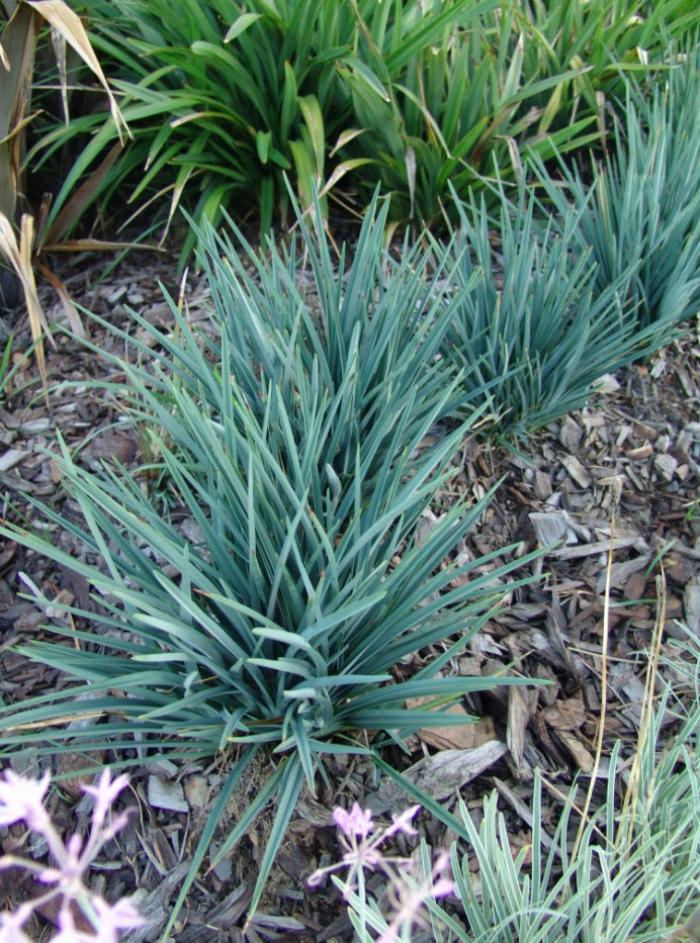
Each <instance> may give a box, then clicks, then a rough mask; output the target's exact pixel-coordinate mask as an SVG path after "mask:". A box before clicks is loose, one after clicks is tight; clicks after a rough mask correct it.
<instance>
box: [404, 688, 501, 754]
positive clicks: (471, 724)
mask: <svg viewBox="0 0 700 943" xmlns="http://www.w3.org/2000/svg"><path fill="white" fill-rule="evenodd" d="M431 700H434V698H428V697H414V698H409V699H408V700H407V701H406V707H407V708H408V709H409V710H410V709H415V708H417V707H422V706H423V705H424V704H426V703H428V702H429V701H431ZM447 713H448V714H461V715H463V717H464V725H462V726H459V727H424V728H423V729H422V730H419V731H418V734H417V736H418V737H419V738H420V739H421V740H422V741H423V743H426V744H428V746H431V747H435V749H436V750H471V749H473V748H474V747H478V746H481V744H482V743H486V742H487V741H488V740H494V739H495V737H496V728H495V726H494V723H493V720H492V719H491V718H490V717H481V718H479V719H478V720H472V719H471V714H468V713H467V711H466V710H465V709H464V708H463V707H462V705H461V704H453V705H452V706H451V707H448V708H447Z"/></svg>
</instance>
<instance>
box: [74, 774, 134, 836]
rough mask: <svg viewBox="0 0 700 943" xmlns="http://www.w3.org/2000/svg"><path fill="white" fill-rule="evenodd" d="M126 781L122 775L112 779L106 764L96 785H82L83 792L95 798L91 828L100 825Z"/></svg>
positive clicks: (126, 778)
mask: <svg viewBox="0 0 700 943" xmlns="http://www.w3.org/2000/svg"><path fill="white" fill-rule="evenodd" d="M128 783H129V779H128V777H127V776H124V775H121V776H117V778H116V779H114V780H113V779H112V773H111V770H110V769H109V767H108V766H106V767H105V768H104V769H103V770H102V774H101V775H100V778H99V780H98V781H97V785H96V786H83V792H86V793H87V794H88V795H90V796H94V798H95V808H94V809H93V812H92V824H93V828H100V827H101V826H102V823H103V822H104V820H105V818H106V816H107V812H108V811H109V808H110V806H111V805H112V803H113V802H114V800H115V799H116V798H117V796H118V795H119V793H120V792H121V791H122V789H124V788H125V786H127V785H128Z"/></svg>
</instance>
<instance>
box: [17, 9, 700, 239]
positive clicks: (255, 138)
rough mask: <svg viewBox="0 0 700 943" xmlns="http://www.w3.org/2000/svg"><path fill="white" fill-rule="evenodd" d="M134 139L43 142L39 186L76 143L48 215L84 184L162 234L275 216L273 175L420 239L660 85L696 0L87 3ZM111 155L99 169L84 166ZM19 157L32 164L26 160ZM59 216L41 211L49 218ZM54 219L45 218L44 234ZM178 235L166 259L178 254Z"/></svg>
mask: <svg viewBox="0 0 700 943" xmlns="http://www.w3.org/2000/svg"><path fill="white" fill-rule="evenodd" d="M80 10H81V12H83V11H84V12H85V13H86V15H87V17H88V21H89V26H90V33H91V38H92V41H93V43H94V45H95V48H96V49H97V50H98V52H99V56H100V60H101V62H102V64H103V66H104V69H105V72H106V73H107V75H108V76H109V78H110V79H111V81H112V83H113V86H114V88H115V89H117V90H118V92H119V94H120V96H121V100H120V104H121V108H122V111H123V114H124V116H125V118H126V119H127V121H128V122H129V127H130V129H131V132H132V134H133V143H132V144H131V145H130V146H129V147H128V148H127V149H126V150H124V151H123V152H122V153H120V154H118V155H117V154H116V152H111V151H110V148H111V147H112V146H113V144H114V142H115V141H116V128H115V127H114V126H113V125H112V123H111V122H110V121H109V120H107V121H106V122H105V118H104V116H103V115H101V114H95V113H82V114H79V113H78V114H76V115H74V117H73V118H72V120H71V122H70V124H69V126H68V127H64V125H63V122H62V121H61V122H60V123H59V122H56V124H55V126H54V127H53V128H52V129H51V130H50V131H49V132H48V133H47V134H46V135H45V136H44V138H43V139H42V140H41V142H40V143H39V146H38V151H39V152H40V158H39V160H37V162H36V167H37V169H38V168H39V167H40V166H42V165H46V163H47V161H48V160H49V159H50V158H51V157H52V156H53V155H55V153H56V151H57V150H59V149H61V148H62V147H64V146H65V145H66V143H67V142H68V141H70V140H71V139H73V138H75V137H76V136H78V137H79V139H80V141H81V142H84V141H85V140H86V135H87V136H88V137H87V143H86V144H85V145H84V149H83V150H82V152H79V153H78V154H76V155H75V156H76V159H75V161H74V164H73V167H72V169H71V171H70V173H69V174H68V177H67V179H66V181H65V182H64V183H63V184H62V187H61V193H59V195H58V198H57V200H56V206H57V207H59V206H61V205H63V204H64V203H65V194H66V193H69V192H71V191H72V189H74V188H75V185H76V183H77V182H78V181H80V180H81V179H82V178H83V177H84V176H85V175H88V174H89V173H90V172H91V171H92V170H94V169H95V167H97V166H98V165H99V168H98V170H97V171H95V173H94V176H93V178H92V183H91V185H90V194H91V199H93V198H96V197H98V196H99V197H100V199H101V201H102V204H103V205H105V204H107V205H109V206H110V207H111V208H112V210H113V211H114V210H115V209H116V208H117V201H118V202H119V209H120V210H121V209H122V208H123V202H124V199H125V194H126V193H128V200H129V203H130V204H131V205H132V206H133V209H134V212H135V213H136V212H137V211H138V210H139V209H141V210H142V209H144V208H145V207H147V206H149V207H151V209H150V212H151V217H152V214H153V202H154V201H155V204H156V206H157V207H158V210H157V213H159V214H160V216H161V218H162V220H163V221H165V219H166V217H167V219H168V220H171V219H172V217H173V214H174V212H175V209H176V208H177V206H179V205H180V204H182V205H184V206H185V207H186V208H187V209H188V210H189V212H190V213H192V215H193V216H194V218H195V219H196V220H197V221H198V222H200V223H201V222H202V221H203V220H204V219H208V220H211V221H215V222H216V221H218V220H219V219H220V218H221V211H222V210H223V209H227V210H228V211H229V212H230V213H231V214H232V215H233V214H234V212H235V213H236V214H240V213H249V212H251V211H252V213H254V215H255V216H256V217H257V219H258V220H259V222H260V226H261V229H262V230H263V231H266V230H267V229H268V228H269V227H270V226H271V225H272V223H273V222H274V221H280V222H282V224H284V223H285V222H286V220H287V214H288V211H289V201H288V198H287V189H286V186H285V183H284V180H283V175H284V174H287V175H288V176H289V178H290V179H291V180H292V182H293V189H294V191H295V192H296V193H297V195H298V198H299V200H300V201H301V203H302V204H303V205H304V207H308V206H310V205H311V203H312V201H313V192H314V190H316V191H317V192H320V193H321V195H322V199H324V200H325V199H326V198H327V196H328V195H329V194H330V195H332V196H334V197H335V198H337V200H338V202H339V203H340V204H341V205H343V206H348V205H350V206H351V207H353V208H354V209H356V210H361V209H362V208H363V207H364V206H365V205H366V204H367V202H368V201H369V199H370V197H371V194H372V192H373V191H374V189H375V187H376V186H377V185H378V184H379V185H381V186H382V188H383V190H384V191H385V192H386V193H387V194H389V195H390V197H391V214H390V215H391V219H392V221H394V222H397V223H402V224H403V223H408V224H417V225H419V226H422V225H424V224H430V223H437V222H438V221H439V220H440V218H441V212H442V209H441V203H442V202H444V201H445V199H446V198H447V197H448V195H449V186H450V184H451V185H452V186H453V187H455V188H456V190H457V191H458V193H459V194H460V196H462V197H465V196H466V195H467V193H468V192H469V191H470V190H471V189H473V188H474V187H480V186H482V185H483V182H484V178H485V177H489V176H490V175H491V174H492V172H493V167H494V164H495V165H497V166H498V168H499V172H500V174H501V175H502V176H506V175H512V174H514V173H518V172H519V171H520V168H521V165H522V164H525V163H528V162H530V161H531V160H532V159H534V158H538V159H541V160H547V159H549V158H550V157H552V155H553V154H554V153H555V152H556V151H557V150H558V151H559V152H564V151H569V150H575V149H580V148H582V147H584V146H588V145H590V144H591V143H593V142H595V141H597V140H599V138H600V133H601V128H602V125H603V123H604V113H605V102H606V101H607V100H608V99H609V98H610V97H611V96H612V95H614V94H619V92H620V90H621V89H622V87H623V79H624V77H625V76H626V75H629V74H638V73H645V74H646V73H651V72H652V71H653V70H654V69H657V68H659V67H664V65H665V64H666V59H667V45H668V42H670V41H677V42H680V41H683V40H684V38H685V37H687V36H688V35H689V34H690V33H691V32H692V30H693V29H694V28H698V26H700V9H699V8H698V7H697V4H695V2H694V0H654V2H651V0H649V2H647V0H616V2H614V3H610V2H609V0H590V2H587V3H581V2H580V0H563V2H561V3H557V4H553V5H552V4H548V3H544V2H541V0H509V2H507V3H503V2H499V0H479V2H476V3H475V2H473V0H427V2H426V0H385V2H383V3H377V2H376V0H274V2H271V0H247V2H245V3H230V2H228V0H226V2H223V0H206V2H201V0H178V2H177V3H176V4H175V5H173V4H172V3H169V2H167V0H110V2H105V0H88V2H87V3H81V4H80ZM108 153H109V156H108V157H107V159H106V161H105V162H104V163H102V164H100V163H99V162H100V161H101V160H102V158H103V157H104V156H105V155H106V154H108ZM36 154H37V151H36V150H35V151H34V153H33V155H32V159H33V157H34V156H36ZM324 206H325V204H324ZM56 212H57V211H56ZM54 215H55V213H49V220H48V222H49V225H50V224H51V222H52V220H53V216H54ZM195 238H196V237H195V233H194V231H190V233H189V234H188V238H187V241H186V244H185V247H184V250H183V258H184V257H185V256H187V254H188V253H189V251H190V250H191V249H192V247H193V245H194V241H195Z"/></svg>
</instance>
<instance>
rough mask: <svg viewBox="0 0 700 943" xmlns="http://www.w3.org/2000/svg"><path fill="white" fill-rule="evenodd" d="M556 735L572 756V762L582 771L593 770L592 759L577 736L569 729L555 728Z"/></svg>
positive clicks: (588, 771)
mask: <svg viewBox="0 0 700 943" xmlns="http://www.w3.org/2000/svg"><path fill="white" fill-rule="evenodd" d="M557 736H558V737H559V739H560V740H561V742H562V743H563V744H564V746H565V747H566V749H567V750H568V751H569V753H570V754H571V756H572V757H573V760H574V763H576V765H577V766H578V768H579V769H580V770H581V772H583V773H590V772H592V771H593V766H594V759H593V756H592V755H591V753H590V752H589V750H587V749H586V747H585V746H584V745H583V743H581V741H580V740H579V738H578V737H577V736H575V734H573V733H571V731H569V730H561V729H560V730H557Z"/></svg>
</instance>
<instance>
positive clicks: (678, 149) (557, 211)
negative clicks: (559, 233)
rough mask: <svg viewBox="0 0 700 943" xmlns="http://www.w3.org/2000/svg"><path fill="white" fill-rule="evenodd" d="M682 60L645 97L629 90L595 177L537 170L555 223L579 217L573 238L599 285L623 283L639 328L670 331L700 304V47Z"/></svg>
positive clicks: (563, 167)
mask: <svg viewBox="0 0 700 943" xmlns="http://www.w3.org/2000/svg"><path fill="white" fill-rule="evenodd" d="M682 58H683V60H684V61H682V63H681V64H678V65H676V66H675V68H674V69H673V70H672V71H671V72H670V74H669V75H668V77H667V78H666V79H665V81H663V82H661V83H659V84H658V85H657V86H656V87H655V88H653V90H652V91H651V93H649V94H647V96H646V97H645V96H644V95H643V94H642V93H641V92H639V91H636V92H635V91H634V90H633V89H629V90H628V93H627V98H626V101H625V103H624V108H622V110H621V114H620V118H619V121H618V122H617V123H616V125H615V129H614V134H613V136H612V140H611V142H610V150H609V153H608V155H607V156H606V157H605V159H604V160H603V161H602V163H601V164H600V166H599V167H598V168H597V170H596V171H595V173H594V176H593V179H592V180H591V181H590V182H589V181H588V180H585V179H584V178H583V177H582V175H581V174H580V173H579V172H578V171H577V170H576V169H575V167H574V166H571V165H567V164H564V162H563V161H562V162H561V163H560V166H559V168H558V173H557V175H556V176H555V175H553V174H550V173H549V172H547V171H546V170H545V168H544V167H543V166H542V165H540V166H539V171H538V174H537V175H536V183H537V184H539V185H541V187H542V192H543V198H544V199H545V200H546V201H547V209H548V210H549V211H550V212H553V219H554V220H555V221H560V220H562V219H566V218H567V213H569V211H570V210H571V208H574V209H575V211H576V212H577V213H578V214H579V222H578V225H577V227H576V228H575V230H574V232H573V235H574V238H575V239H576V241H577V243H578V245H579V247H580V248H581V249H582V250H583V251H587V252H590V254H591V259H592V261H594V262H595V263H596V266H597V268H596V277H595V283H596V286H597V288H598V290H599V291H601V292H604V291H606V290H608V289H609V288H610V287H612V286H614V287H615V290H616V291H618V292H619V293H621V295H622V297H623V298H624V299H625V300H626V301H627V302H629V303H630V304H632V306H633V307H634V309H635V312H636V321H637V324H638V325H639V327H640V328H642V329H645V328H647V327H650V326H655V327H656V328H657V329H658V331H659V333H660V334H663V332H664V330H665V331H666V332H667V335H666V336H667V337H668V336H669V335H670V332H671V331H672V329H673V328H674V327H675V326H677V325H678V324H679V323H680V322H681V321H682V320H684V319H686V318H688V317H689V316H691V315H693V314H695V313H696V312H697V310H698V305H699V304H700V190H699V189H698V185H697V181H698V178H700V109H698V105H697V103H698V100H699V99H700V52H699V51H698V49H697V48H694V49H692V50H691V51H690V52H687V53H685V54H684V56H683V57H682ZM559 225H560V228H561V223H559ZM621 282H622V283H623V284H622V286H621Z"/></svg>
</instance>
